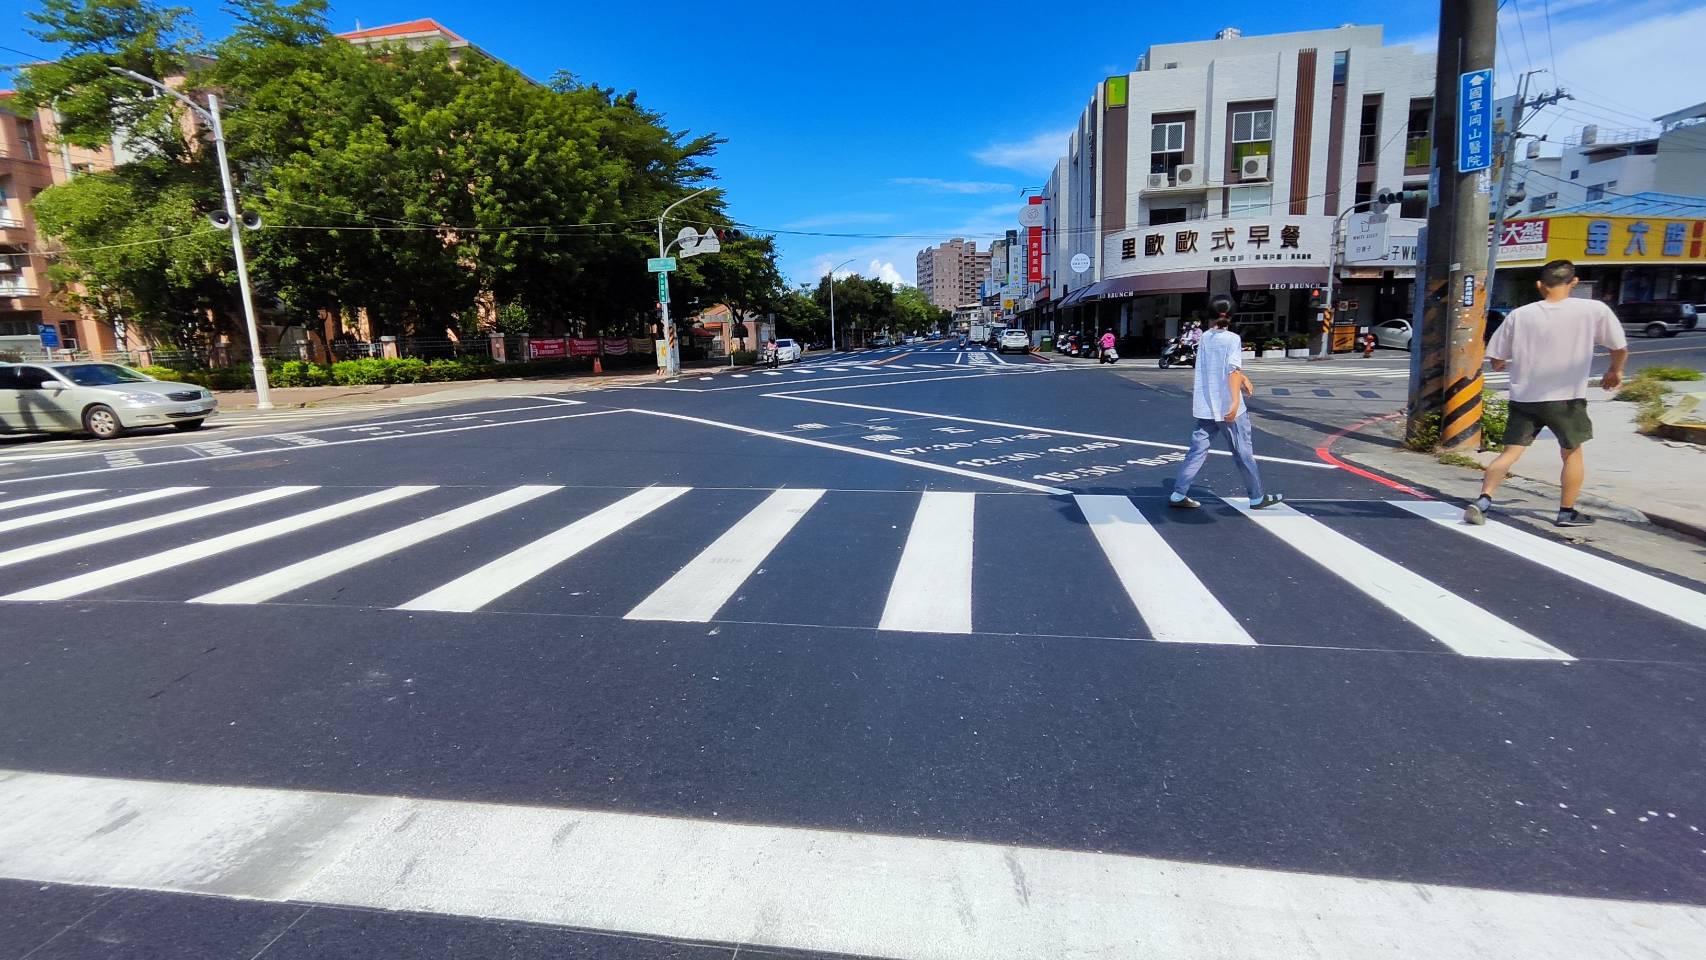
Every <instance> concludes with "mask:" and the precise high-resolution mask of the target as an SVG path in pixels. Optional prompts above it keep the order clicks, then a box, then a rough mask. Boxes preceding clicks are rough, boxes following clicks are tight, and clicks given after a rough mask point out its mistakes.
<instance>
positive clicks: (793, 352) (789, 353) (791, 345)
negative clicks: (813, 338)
mask: <svg viewBox="0 0 1706 960" xmlns="http://www.w3.org/2000/svg"><path fill="white" fill-rule="evenodd" d="M800 353H801V350H800V342H799V341H798V340H777V341H776V360H777V362H779V363H793V362H795V361H797V360H799V359H800Z"/></svg>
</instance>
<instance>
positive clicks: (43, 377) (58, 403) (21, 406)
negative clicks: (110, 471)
mask: <svg viewBox="0 0 1706 960" xmlns="http://www.w3.org/2000/svg"><path fill="white" fill-rule="evenodd" d="M218 406H219V401H218V400H216V399H214V396H213V394H211V393H209V392H208V391H206V390H204V389H202V388H201V387H198V386H195V385H193V384H188V383H173V382H172V381H170V380H156V379H154V378H153V377H150V376H148V375H147V374H144V373H139V372H137V371H135V370H132V369H130V368H129V367H126V366H120V365H119V364H116V363H8V364H0V431H4V432H6V433H46V432H78V431H81V432H84V433H89V434H92V435H94V437H95V438H96V439H97V440H111V439H112V438H114V437H116V436H119V435H120V434H122V433H124V432H125V431H126V430H128V429H131V428H134V427H159V426H165V425H166V424H168V423H169V424H171V425H172V426H174V427H176V428H178V429H179V430H196V429H199V428H200V427H201V424H202V421H204V420H206V419H207V418H208V417H209V416H210V415H212V413H213V411H214V410H215V409H217V408H218Z"/></svg>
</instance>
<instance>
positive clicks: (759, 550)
mask: <svg viewBox="0 0 1706 960" xmlns="http://www.w3.org/2000/svg"><path fill="white" fill-rule="evenodd" d="M823 494H824V491H822V490H787V489H784V490H777V491H776V492H775V493H772V494H771V495H770V496H769V497H766V498H765V500H764V502H763V503H761V504H759V505H758V506H757V507H755V508H754V509H753V510H752V511H751V512H750V513H748V514H747V515H746V516H744V517H742V518H741V519H740V520H739V521H738V522H736V523H735V525H734V526H732V527H730V528H729V529H728V530H727V531H726V532H725V533H724V534H723V535H722V536H720V537H718V538H717V539H716V542H714V543H712V544H711V545H710V546H708V547H706V548H705V549H704V551H703V552H701V553H700V554H699V555H698V556H697V557H694V558H693V559H692V560H691V561H689V562H688V564H687V565H686V566H685V567H682V568H681V569H680V570H678V571H676V573H675V576H673V577H670V578H669V580H667V581H666V582H665V583H664V585H663V586H661V587H659V588H657V589H656V590H654V591H652V594H651V595H650V596H648V597H646V598H645V599H644V600H641V601H640V603H639V605H637V606H635V607H634V609H632V610H630V611H628V615H627V617H626V619H629V620H675V621H680V622H690V623H702V622H704V621H706V620H709V619H711V618H712V617H714V616H716V615H717V611H718V610H721V609H722V608H723V605H724V604H726V603H728V602H729V598H730V597H732V596H734V595H735V591H736V590H739V589H740V588H741V584H743V583H745V582H746V581H747V579H748V578H749V577H751V576H752V574H753V571H755V570H757V569H758V565H759V564H761V563H763V562H764V558H765V557H768V556H769V555H770V552H771V551H772V550H775V549H776V546H777V544H780V543H781V542H782V538H783V537H786V536H787V535H788V532H789V531H790V530H793V529H794V525H795V524H797V523H799V522H800V518H802V517H804V516H805V515H806V511H807V510H810V509H811V508H812V506H813V505H814V504H816V503H817V501H818V499H819V498H820V497H822V496H823Z"/></svg>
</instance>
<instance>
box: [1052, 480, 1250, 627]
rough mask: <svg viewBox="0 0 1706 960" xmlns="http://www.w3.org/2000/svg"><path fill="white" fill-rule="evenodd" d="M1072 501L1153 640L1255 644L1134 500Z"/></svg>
mask: <svg viewBox="0 0 1706 960" xmlns="http://www.w3.org/2000/svg"><path fill="white" fill-rule="evenodd" d="M1073 499H1074V500H1076V501H1078V509H1079V510H1081V511H1083V513H1084V522H1085V523H1088V524H1089V525H1090V532H1091V533H1093V534H1095V535H1096V542H1097V543H1098V544H1100V545H1101V547H1102V552H1103V553H1105V554H1107V556H1108V562H1109V563H1110V564H1112V565H1113V568H1114V574H1115V575H1116V576H1118V577H1119V580H1120V585H1121V586H1123V587H1125V592H1126V596H1128V597H1130V598H1131V602H1132V603H1133V604H1135V605H1136V606H1137V612H1138V614H1139V615H1141V616H1142V617H1143V622H1144V625H1145V626H1147V627H1148V628H1149V633H1150V636H1152V637H1154V638H1155V639H1156V640H1168V641H1172V642H1175V643H1235V644H1252V643H1255V642H1256V641H1255V638H1253V637H1251V636H1250V634H1249V633H1248V632H1246V631H1245V629H1244V627H1243V626H1242V625H1241V624H1239V622H1238V620H1237V618H1235V617H1233V616H1232V614H1231V613H1230V612H1229V611H1228V610H1227V609H1226V607H1225V606H1224V605H1223V604H1221V602H1220V601H1219V600H1218V599H1216V598H1215V596H1214V594H1212V593H1210V592H1209V590H1208V587H1206V586H1204V585H1203V582H1202V581H1201V580H1199V579H1198V578H1197V575H1196V574H1194V573H1192V572H1191V568H1190V566H1189V565H1187V564H1186V563H1185V561H1184V560H1183V559H1181V558H1180V557H1179V555H1178V554H1177V553H1175V552H1173V548H1172V547H1169V546H1168V545H1167V541H1166V540H1163V539H1162V538H1161V534H1160V533H1159V532H1158V531H1157V530H1156V529H1155V528H1154V527H1153V526H1151V525H1150V523H1149V519H1148V518H1147V517H1145V516H1144V515H1143V513H1142V512H1141V511H1139V510H1138V509H1137V506H1136V505H1135V504H1133V503H1132V502H1131V499H1130V498H1129V497H1119V496H1100V495H1096V496H1092V495H1088V494H1081V495H1078V496H1075V497H1073Z"/></svg>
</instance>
